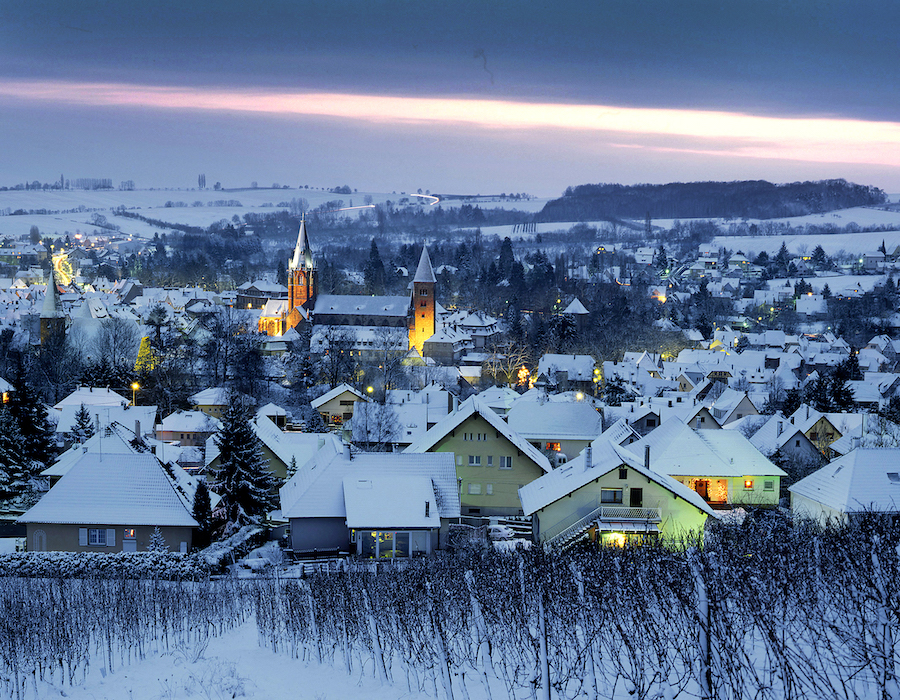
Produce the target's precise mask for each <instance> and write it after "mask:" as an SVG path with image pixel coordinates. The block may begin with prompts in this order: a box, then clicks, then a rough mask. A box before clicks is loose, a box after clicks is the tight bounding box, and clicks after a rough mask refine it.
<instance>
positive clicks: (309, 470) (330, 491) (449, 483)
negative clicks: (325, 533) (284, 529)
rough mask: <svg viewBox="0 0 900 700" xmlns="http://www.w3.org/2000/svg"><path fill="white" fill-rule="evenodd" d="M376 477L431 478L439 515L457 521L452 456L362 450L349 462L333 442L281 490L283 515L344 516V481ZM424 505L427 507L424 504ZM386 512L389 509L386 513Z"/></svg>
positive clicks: (318, 452) (310, 516)
mask: <svg viewBox="0 0 900 700" xmlns="http://www.w3.org/2000/svg"><path fill="white" fill-rule="evenodd" d="M375 476H377V477H378V478H379V479H385V478H392V477H403V478H409V477H419V478H424V479H430V480H431V482H432V484H433V487H434V489H433V492H434V497H435V505H436V506H437V510H438V514H439V516H440V517H442V518H455V517H459V491H458V487H457V483H456V466H455V464H454V457H453V455H452V454H450V453H446V452H445V453H429V454H402V453H394V452H360V453H355V454H353V456H352V459H347V458H346V457H345V455H344V453H343V450H342V448H341V445H340V444H336V443H332V442H326V443H325V445H324V446H323V447H322V449H320V450H318V451H317V452H316V453H315V455H314V456H313V457H312V459H310V460H309V461H308V462H307V463H306V464H304V465H302V466H301V467H299V468H298V469H297V473H296V474H294V476H293V477H291V478H290V479H289V480H288V481H287V483H285V485H284V486H282V487H281V490H280V491H279V495H280V497H281V511H282V515H283V516H284V517H285V518H317V517H319V518H338V517H341V518H346V517H347V509H346V504H345V502H344V480H345V479H347V478H353V479H372V478H373V477H375ZM422 505H423V508H424V502H423V504H422ZM385 513H386V514H387V513H389V511H388V510H387V509H385Z"/></svg>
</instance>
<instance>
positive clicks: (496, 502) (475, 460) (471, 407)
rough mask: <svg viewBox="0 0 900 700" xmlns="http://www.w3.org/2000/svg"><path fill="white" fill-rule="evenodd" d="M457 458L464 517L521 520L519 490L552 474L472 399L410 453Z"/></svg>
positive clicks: (539, 457) (529, 446) (537, 455)
mask: <svg viewBox="0 0 900 700" xmlns="http://www.w3.org/2000/svg"><path fill="white" fill-rule="evenodd" d="M426 452H451V453H453V454H454V455H455V460H456V478H457V479H458V480H459V490H460V507H461V509H462V513H463V514H464V515H479V516H486V515H520V514H522V504H521V502H520V501H519V489H520V488H521V487H522V486H524V485H525V484H527V483H529V482H531V481H534V480H535V479H536V478H538V477H539V476H541V475H542V474H544V473H546V472H549V471H550V468H551V467H550V461H549V460H548V459H547V457H546V456H545V455H544V454H543V453H542V452H541V451H540V450H538V449H537V448H535V447H534V445H532V444H531V443H530V442H528V440H526V439H525V438H523V437H522V436H521V435H519V434H518V433H517V432H516V431H515V430H513V429H512V428H510V427H509V425H507V424H506V423H505V422H504V421H503V419H502V418H501V417H500V416H498V415H497V414H496V413H494V411H492V410H491V409H490V408H489V407H488V406H486V405H485V404H483V403H482V402H481V401H479V400H478V397H477V396H472V397H470V398H468V399H466V400H465V401H463V402H462V403H461V404H460V405H459V408H458V409H457V410H456V411H454V412H453V413H451V414H450V415H448V416H447V417H445V418H444V419H442V420H441V421H439V422H438V423H437V424H436V425H435V426H434V427H433V428H431V430H429V431H428V432H426V433H425V434H424V435H423V436H422V437H421V438H420V439H419V440H417V441H416V442H414V443H413V444H411V445H410V446H409V447H407V448H406V450H404V453H407V454H422V453H426Z"/></svg>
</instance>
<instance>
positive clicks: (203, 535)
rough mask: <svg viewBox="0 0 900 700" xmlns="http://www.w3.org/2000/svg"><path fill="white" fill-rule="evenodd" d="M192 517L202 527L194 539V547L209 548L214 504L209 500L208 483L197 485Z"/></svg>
mask: <svg viewBox="0 0 900 700" xmlns="http://www.w3.org/2000/svg"><path fill="white" fill-rule="evenodd" d="M191 515H193V516H194V520H196V521H197V524H198V525H199V526H200V527H199V528H197V534H196V536H195V537H194V546H195V547H196V548H198V549H203V548H204V547H207V546H209V542H210V535H211V532H212V503H211V502H210V499H209V489H207V488H206V482H205V481H201V482H200V483H199V484H197V490H196V491H194V504H193V508H192V509H191Z"/></svg>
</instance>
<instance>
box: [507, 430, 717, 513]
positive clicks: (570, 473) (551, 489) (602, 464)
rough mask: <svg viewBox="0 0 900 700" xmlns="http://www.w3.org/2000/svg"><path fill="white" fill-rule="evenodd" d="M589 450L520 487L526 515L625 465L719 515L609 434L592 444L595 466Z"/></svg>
mask: <svg viewBox="0 0 900 700" xmlns="http://www.w3.org/2000/svg"><path fill="white" fill-rule="evenodd" d="M604 435H605V434H604ZM586 453H587V450H586V449H585V450H584V451H582V452H581V454H579V455H578V456H577V457H575V458H574V459H571V460H569V461H568V462H567V463H566V464H565V465H563V466H562V467H560V468H559V469H555V470H553V471H552V472H550V473H549V474H544V475H543V476H541V477H540V478H538V479H535V480H534V481H532V482H531V483H530V484H525V486H523V487H522V488H520V489H519V498H520V499H521V501H522V509H523V512H524V513H525V515H531V514H533V513H535V512H536V511H538V510H540V509H541V508H544V507H546V506H548V505H550V504H551V503H553V502H555V501H558V500H559V499H561V498H565V497H566V496H568V495H569V494H570V493H572V492H573V491H575V490H577V489H579V488H581V487H582V486H584V485H585V484H588V483H590V482H591V481H594V480H595V479H598V478H600V477H601V476H603V475H604V474H607V473H609V472H610V471H611V470H613V469H616V468H618V467H619V466H620V465H622V464H625V465H627V466H628V467H630V468H631V469H634V470H635V471H637V472H638V473H639V474H641V475H642V476H644V477H646V478H648V479H650V480H651V481H654V482H656V483H657V484H659V485H660V486H662V487H663V488H665V489H667V490H669V491H671V492H672V493H674V494H675V495H676V496H679V497H681V498H683V499H684V500H686V501H688V502H689V503H691V504H693V505H694V506H696V507H697V508H698V509H700V510H702V511H703V512H704V513H706V514H707V515H713V516H715V513H714V512H713V510H712V509H711V508H710V507H709V505H708V504H707V503H706V501H704V500H703V499H702V498H701V497H700V495H699V494H698V493H697V492H696V491H694V490H693V489H690V488H688V487H687V486H685V485H684V484H682V483H680V482H678V481H676V480H675V479H673V478H672V477H670V476H667V475H665V474H659V473H657V472H655V471H653V470H652V469H647V468H646V467H645V466H644V464H643V462H642V461H641V460H640V459H639V458H638V457H637V456H635V455H634V454H633V453H631V452H629V451H628V450H627V449H625V448H623V447H620V446H618V445H616V444H615V443H613V442H612V441H611V440H609V439H608V438H606V437H602V436H601V437H600V438H598V439H596V440H594V442H592V443H591V466H589V467H586V464H585V462H586Z"/></svg>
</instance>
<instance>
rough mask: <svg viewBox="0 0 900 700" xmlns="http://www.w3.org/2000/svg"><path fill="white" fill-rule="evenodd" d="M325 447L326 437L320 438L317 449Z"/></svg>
mask: <svg viewBox="0 0 900 700" xmlns="http://www.w3.org/2000/svg"><path fill="white" fill-rule="evenodd" d="M323 447H325V438H319V439H318V441H317V444H316V449H318V450H321V449H322V448H323Z"/></svg>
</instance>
